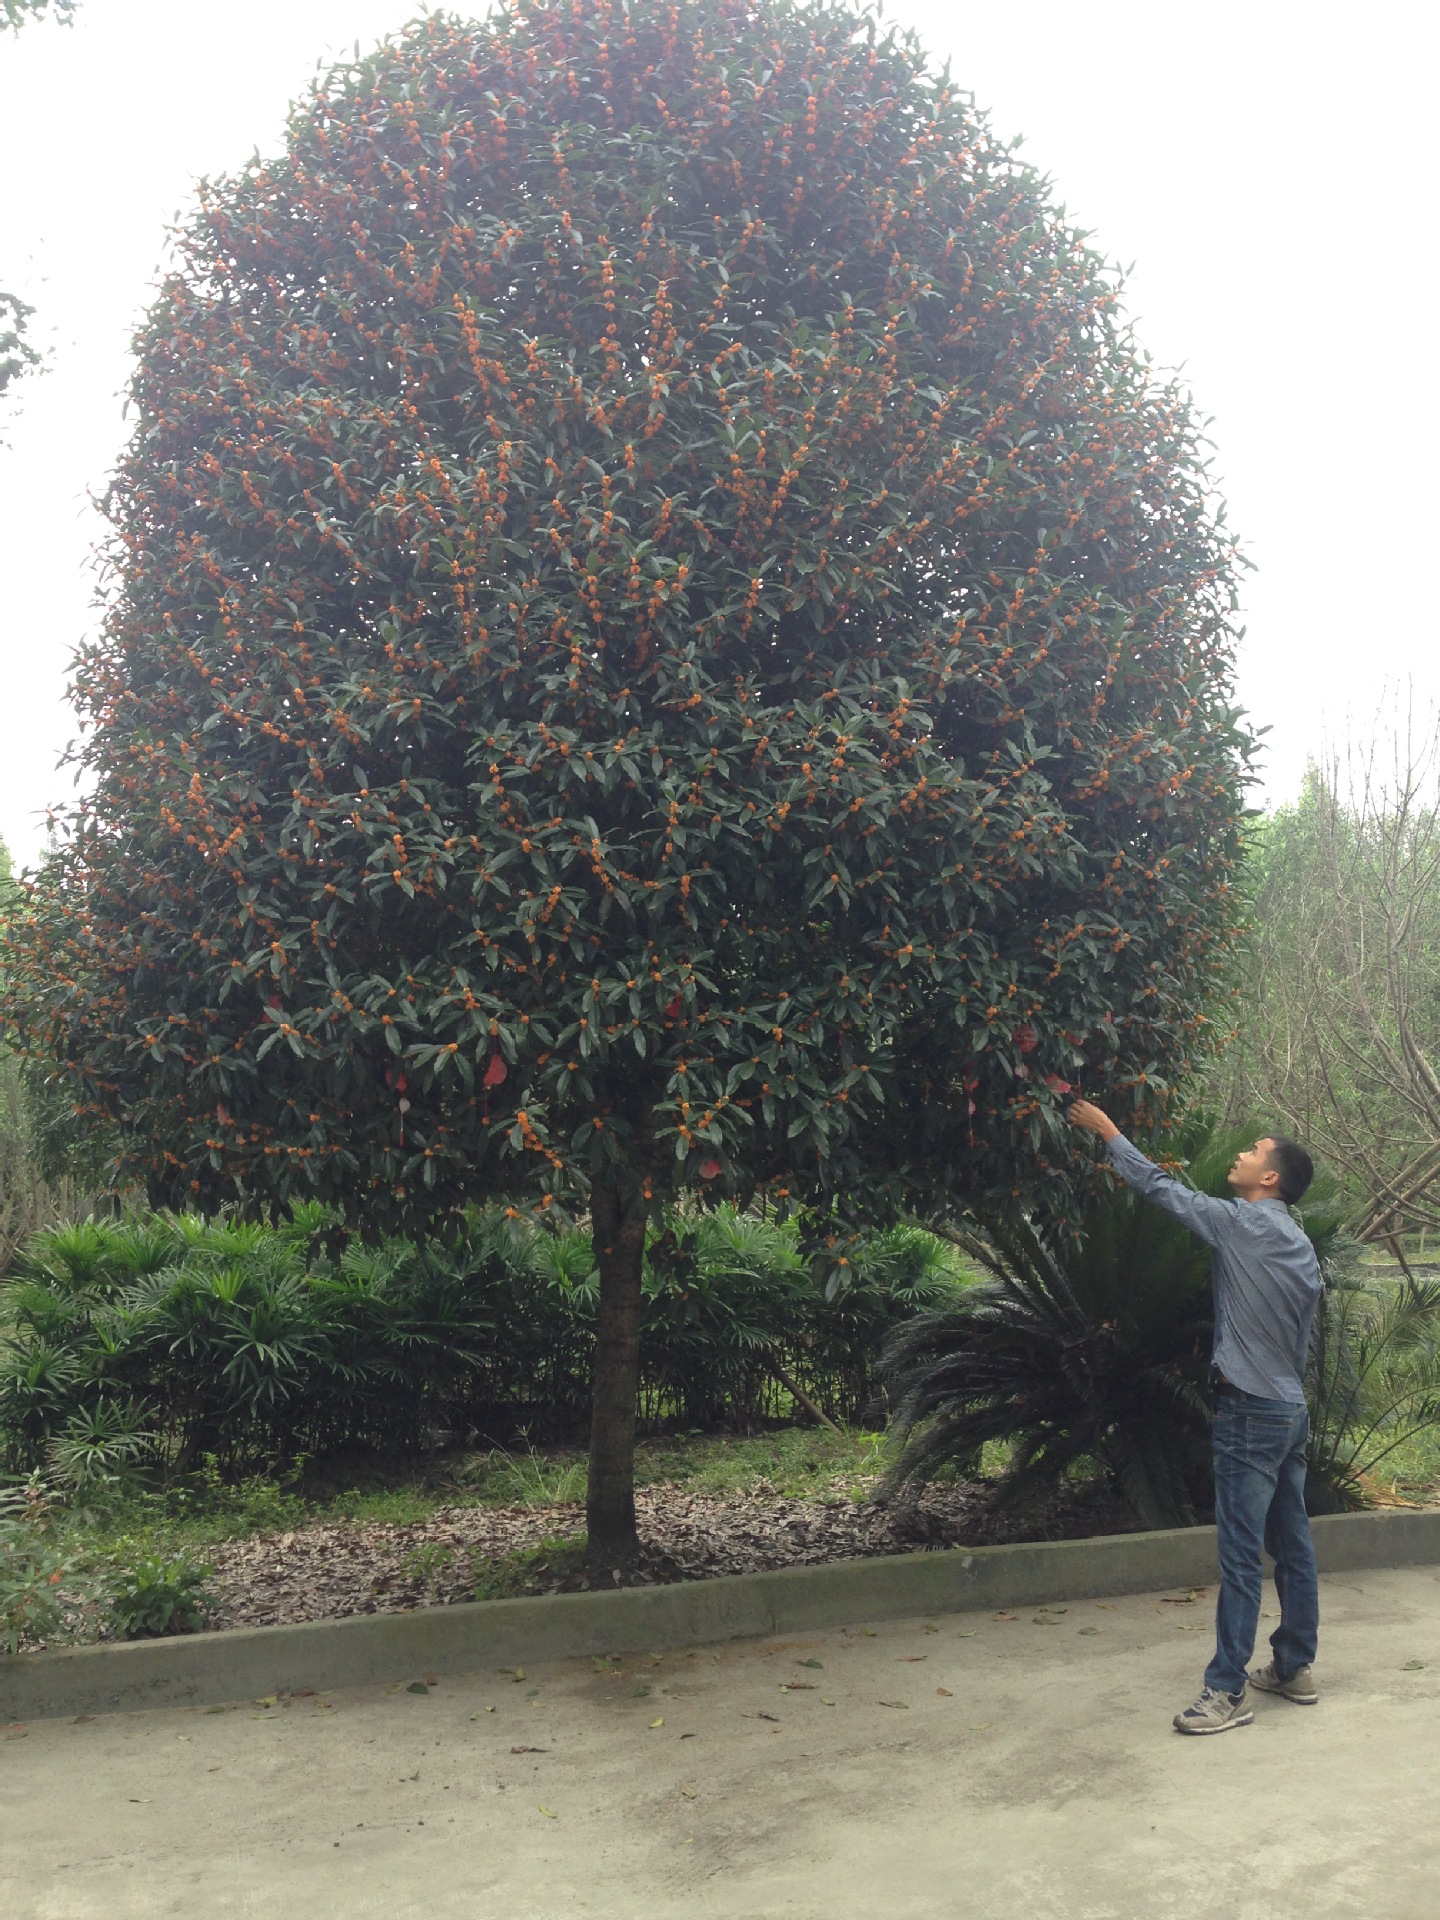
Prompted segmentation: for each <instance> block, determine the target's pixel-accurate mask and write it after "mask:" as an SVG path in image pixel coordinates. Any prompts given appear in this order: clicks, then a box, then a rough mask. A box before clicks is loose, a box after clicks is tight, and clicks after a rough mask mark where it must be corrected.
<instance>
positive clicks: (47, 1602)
mask: <svg viewBox="0 0 1440 1920" xmlns="http://www.w3.org/2000/svg"><path fill="white" fill-rule="evenodd" d="M44 1518H45V1501H44V1499H43V1497H42V1496H41V1495H40V1494H39V1493H38V1491H36V1490H35V1489H33V1488H31V1489H27V1490H25V1491H23V1492H22V1491H20V1490H18V1489H15V1488H4V1489H0V1639H3V1640H4V1643H5V1645H6V1647H7V1648H8V1649H9V1651H10V1652H11V1653H16V1652H18V1651H19V1648H20V1643H21V1641H22V1640H43V1639H45V1638H46V1637H47V1636H48V1635H49V1634H51V1633H53V1632H54V1630H55V1628H56V1627H57V1626H58V1625H59V1623H60V1617H61V1612H62V1608H63V1603H64V1591H63V1588H64V1581H65V1578H66V1576H67V1574H69V1573H71V1572H72V1571H73V1567H74V1563H73V1561H71V1560H69V1559H67V1558H66V1557H65V1556H64V1555H63V1554H61V1553H60V1552H59V1551H58V1549H57V1548H56V1547H55V1545H54V1543H53V1542H52V1541H51V1539H50V1538H49V1535H48V1531H47V1529H46V1527H45V1525H44Z"/></svg>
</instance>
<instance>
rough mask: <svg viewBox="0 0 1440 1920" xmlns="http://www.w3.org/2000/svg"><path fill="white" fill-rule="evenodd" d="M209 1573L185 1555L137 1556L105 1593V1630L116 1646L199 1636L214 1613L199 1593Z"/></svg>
mask: <svg viewBox="0 0 1440 1920" xmlns="http://www.w3.org/2000/svg"><path fill="white" fill-rule="evenodd" d="M210 1573H211V1569H210V1568H209V1567H208V1566H205V1565H202V1564H201V1563H200V1562H199V1561H196V1560H192V1559H191V1558H190V1556H189V1555H188V1554H184V1553H178V1554H173V1555H166V1554H161V1553H148V1554H141V1555H138V1556H137V1557H136V1559H135V1560H134V1561H133V1562H132V1563H131V1564H130V1565H129V1566H127V1567H123V1568H122V1569H121V1570H120V1571H119V1572H118V1573H117V1574H116V1575H115V1576H114V1579H113V1581H112V1583H111V1587H110V1595H109V1598H110V1625H111V1627H112V1629H113V1630H114V1632H115V1633H116V1635H117V1636H118V1637H119V1638H120V1639H122V1640H156V1639H159V1638H160V1637H161V1636H162V1635H163V1634H170V1633H199V1632H200V1631H201V1629H202V1628H203V1627H204V1626H205V1625H206V1624H207V1622H208V1620H209V1617H210V1614H211V1612H212V1611H213V1609H214V1604H215V1603H214V1600H213V1599H212V1597H211V1595H210V1594H209V1593H207V1592H206V1590H205V1582H206V1580H207V1579H208V1578H209V1577H210Z"/></svg>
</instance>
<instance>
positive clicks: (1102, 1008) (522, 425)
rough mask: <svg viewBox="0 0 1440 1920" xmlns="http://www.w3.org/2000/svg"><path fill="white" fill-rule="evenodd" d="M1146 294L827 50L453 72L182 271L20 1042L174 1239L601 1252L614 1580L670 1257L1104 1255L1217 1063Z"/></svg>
mask: <svg viewBox="0 0 1440 1920" xmlns="http://www.w3.org/2000/svg"><path fill="white" fill-rule="evenodd" d="M1116 300H1117V295H1116V288H1115V285H1114V282H1113V280H1112V279H1111V278H1110V277H1109V276H1107V274H1106V272H1105V271H1104V269H1103V266H1102V263H1101V262H1100V261H1099V260H1098V259H1097V258H1096V256H1095V255H1094V254H1093V253H1092V252H1090V251H1089V250H1087V248H1086V247H1085V245H1084V244H1083V241H1082V239H1081V238H1080V237H1079V236H1077V234H1076V233H1075V232H1074V231H1073V230H1072V229H1071V228H1070V227H1069V226H1068V225H1067V224H1066V222H1065V220H1064V219H1063V217H1062V215H1061V213H1060V212H1059V211H1058V210H1057V208H1056V207H1055V206H1054V205H1052V203H1051V201H1050V199H1049V198H1048V196H1047V190H1046V188H1045V186H1044V184H1043V183H1042V182H1041V181H1040V180H1038V179H1037V177H1036V176H1035V175H1034V174H1033V173H1031V172H1030V171H1028V170H1027V169H1026V168H1025V167H1023V166H1022V165H1020V164H1019V163H1018V161H1017V160H1016V158H1015V156H1014V153H1013V151H1012V149H1011V148H1010V147H1009V146H1007V145H1006V144H1004V143H1003V142H1000V141H998V140H997V139H996V138H995V136H994V135H993V134H992V133H991V132H990V131H989V129H988V127H987V125H986V123H985V121H984V120H983V118H981V117H980V116H979V115H977V113H976V112H975V110H974V109H973V107H972V106H971V105H970V103H969V102H968V99H967V97H966V96H965V95H963V94H962V93H960V92H959V91H957V89H956V88H955V87H954V86H952V85H951V83H950V82H949V81H948V79H946V78H945V77H943V76H937V75H935V74H933V73H932V72H930V71H929V70H927V67H926V65H925V62H924V60H923V58H922V56H921V54H920V52H919V51H918V49H917V48H916V47H915V46H914V45H913V44H912V43H911V42H910V41H909V40H907V39H905V38H903V37H901V36H898V35H896V34H895V33H893V32H886V31H882V30H881V29H880V28H878V27H877V26H876V25H875V23H874V22H873V21H872V20H871V19H869V18H867V17H864V16H861V15H859V14H858V13H856V12H855V11H853V10H852V9H851V8H850V7H848V6H846V5H843V4H836V0H814V3H802V4H796V3H793V0H704V3H703V4H696V3H695V0H630V4H629V5H621V4H615V3H613V0H559V3H557V0H515V4H512V5H511V6H510V7H508V8H507V9H504V10H502V11H500V12H499V13H498V14H497V15H495V16H494V17H493V18H492V19H490V20H489V21H487V22H486V23H485V24H483V25H463V24H459V23H456V22H454V21H449V20H444V19H439V18H431V19H429V20H427V21H425V22H423V23H422V24H420V25H418V26H416V27H414V28H412V29H410V30H408V31H407V32H406V33H405V34H404V35H403V36H402V37H401V38H399V39H397V40H395V41H393V42H391V43H388V44H387V45H385V46H383V47H382V48H381V49H380V50H379V51H378V52H376V53H374V54H373V55H370V56H369V57H367V58H364V59H361V60H358V61H356V62H355V63H354V64H352V65H348V66H345V67H343V68H341V69H338V70H337V71H335V72H334V73H333V74H331V75H330V77H329V78H328V79H326V80H325V81H324V82H323V83H322V84H321V85H320V86H319V88H318V90H317V92H316V93H315V95H314V97H313V98H312V99H310V100H309V101H308V102H307V103H306V104H304V105H303V106H302V107H301V108H300V109H298V110H297V112H296V114H295V115H294V117H293V119H292V121H291V125H290V130H289V138H288V142H287V144H286V148H285V151H284V152H283V154H282V155H281V156H280V157H279V159H277V160H275V161H273V162H269V163H264V164H262V163H259V162H256V163H255V164H254V165H252V166H251V167H250V168H248V169H247V170H246V171H245V172H244V173H242V174H240V175H239V176H238V177H236V178H234V179H230V180H226V181H223V182H220V183H218V184H216V185H213V186H212V187H210V188H208V189H207V190H206V191H205V192H204V193H203V194H202V196H201V204H200V207H199V211H198V212H197V213H196V215H195V216H194V218H193V220H192V221H191V223H190V225H189V226H188V228H187V230H186V231H185V232H184V234H183V235H182V236H181V239H180V242H179V255H178V265H177V268H176V270H175V272H174V273H173V275H172V276H171V278H170V279H169V281H168V282H167V283H166V285H165V287H164V290H163V293H162V295H161V297H160V299H159V300H158V302H157V304H156V306H155V308H154V310H153V312H152V314H151V315H150V318H149V320H148V322H147V324H146V326H145V328H144V330H143V332H142V334H141V337H140V340H139V364H138V371H137V374H136V377H135V383H134V395H133V400H134V407H135V416H136V429H135V435H134V439H133V441H132V443H131V446H130V449H129V453H128V456H127V457H126V459H125V461H124V464H123V466H122V467H121V469H120V471H119V474H118V477H117V479H116V482H115V485H114V490H113V494H112V497H111V512H112V516H113V522H114V528H115V548H114V593H113V598H112V602H111V606H110V612H109V617H108V620H107V622H106V625H105V628H104V631H103V634H102V635H101V637H100V638H99V639H98V640H96V641H95V642H94V644H92V645H90V646H88V647H87V648H86V649H85V650H84V651H83V653H82V655H81V658H80V662H79V669H78V676H77V682H76V691H77V698H78V702H79V707H80V711H81V714H82V717H83V721H84V728H85V731H84V735H83V746H82V748H81V751H80V761H81V765H82V769H83V771H84V774H85V775H86V776H87V781H88V784H87V785H86V787H85V789H84V791H85V795H86V797H85V798H84V800H83V801H82V802H81V803H80V805H79V807H78V808H77V810H76V811H75V813H74V815H73V817H72V818H71V819H70V821H69V824H68V837H67V839H66V840H65V842H64V846H63V850H62V852H61V853H60V854H59V855H58V856H57V858H56V860H55V861H54V862H53V864H52V865H51V867H50V868H49V870H48V871H47V872H46V873H45V874H44V876H43V877H42V880H41V882H40V884H39V885H38V887H37V888H36V890H35V891H34V892H33V893H32V895H31V898H30V902H29V905H28V908H27V915H26V920H25V933H24V937H23V939H22V941H21V944H20V947H19V949H18V950H17V953H16V957H15V959H14V961H13V963H12V966H11V969H10V974H9V977H8V981H7V985H6V995H7V999H8V1005H9V1008H10V1011H11V1017H12V1019H20V1020H22V1021H23V1023H24V1025H25V1028H26V1031H27V1034H28V1037H29V1044H30V1045H31V1047H32V1048H33V1049H35V1050H36V1051H37V1052H38V1053H40V1054H42V1055H45V1056H46V1057H49V1058H51V1059H53V1060H55V1061H57V1062H59V1063H61V1067H62V1070H63V1071H64V1072H65V1073H66V1074H68V1076H69V1077H70V1079H71V1080H72V1082H73V1084H74V1086H75V1087H76V1089H77V1102H78V1104H79V1105H80V1107H81V1108H82V1109H85V1110H87V1111H90V1112H93V1113H94V1114H95V1115H96V1116H97V1118H104V1119H109V1120H111V1121H114V1120H119V1121H120V1122H121V1123H122V1124H123V1127H124V1129H125V1132H126V1138H127V1143H128V1144H127V1153H128V1156H129V1160H130V1168H131V1170H132V1171H133V1172H134V1173H136V1174H139V1175H141V1176H143V1177H144V1178H145V1179H147V1180H148V1181H149V1183H150V1187H151V1190H152V1192H153V1193H154V1194H155V1196H156V1197H157V1198H165V1199H169V1200H172V1201H176V1202H178V1201H193V1202H197V1203H199V1204H201V1205H205V1206H210V1205H214V1204H217V1203H219V1202H222V1201H225V1200H227V1199H231V1198H234V1197H235V1196H237V1195H238V1196H241V1197H242V1198H245V1199H248V1200H249V1201H250V1202H252V1203H254V1202H256V1201H260V1200H265V1199H271V1200H274V1199H282V1200H283V1199H285V1198H287V1197H289V1196H291V1195H294V1194H319V1195H321V1196H323V1197H324V1198H326V1199H328V1200H332V1201H335V1202H337V1203H339V1204H341V1205H344V1206H346V1207H348V1208H349V1209H351V1210H352V1211H353V1212H356V1213H358V1214H360V1215H361V1216H362V1217H363V1218H364V1219H366V1220H367V1221H368V1222H370V1223H371V1224H373V1225H374V1226H375V1227H377V1228H378V1227H381V1226H390V1225H404V1224H406V1223H411V1224H413V1223H415V1222H417V1221H423V1220H426V1219H434V1218H435V1217H436V1216H439V1215H443V1214H445V1213H446V1212H447V1211H453V1210H455V1209H458V1208H460V1207H462V1206H463V1205H465V1204H466V1203H467V1202H471V1201H474V1200H476V1199H479V1198H481V1197H483V1196H485V1195H489V1194H501V1195H505V1196H508V1197H509V1199H510V1201H511V1203H512V1204H514V1205H516V1206H519V1205H531V1204H533V1205H538V1206H539V1207H542V1208H543V1207H546V1206H553V1207H561V1206H564V1207H572V1208H580V1207H583V1208H588V1211H589V1216H590V1219H591V1221H592V1223H593V1229H594V1239H595V1248H596V1253H597V1257H598V1263H599V1272H600V1289H601V1307H600V1332H599V1343H598V1351H597V1355H596V1364H595V1409H594V1429H593V1438H592V1450H591V1472H590V1508H589V1525H590V1541H591V1556H592V1561H593V1562H594V1564H596V1565H597V1566H607V1567H608V1566H612V1565H618V1564H620V1563H621V1562H622V1561H623V1560H624V1559H626V1558H627V1557H628V1556H630V1555H631V1554H633V1552H634V1549H635V1531H634V1509H633V1500H632V1497H631V1468H632V1455H633V1444H634V1420H635V1368H636V1345H637V1333H638V1320H639V1313H640V1263H641V1257H642V1252H643V1247H644V1238H645V1232H646V1220H647V1215H648V1214H649V1212H650V1210H651V1209H652V1208H653V1207H655V1206H656V1205H658V1204H659V1203H661V1202H662V1201H664V1200H666V1199H667V1198H670V1197H673V1196H675V1195H676V1194H678V1193H680V1192H682V1191H685V1190H692V1191H693V1190H698V1191H701V1192H708V1193H710V1194H715V1195H718V1194H731V1195H741V1196H748V1195H752V1194H755V1193H757V1192H762V1191H763V1192H765V1193H768V1194H773V1195H775V1196H777V1197H779V1198H780V1199H782V1200H783V1201H787V1202H790V1203H799V1202H804V1203H806V1204H808V1205H810V1206H811V1207H813V1208H815V1209H817V1210H818V1211H819V1212H820V1213H822V1214H823V1213H825V1212H826V1211H827V1210H828V1211H829V1212H831V1213H833V1215H834V1216H835V1218H836V1219H837V1221H840V1222H841V1223H842V1225H843V1219H844V1216H845V1214H846V1211H847V1209H848V1210H849V1211H850V1212H852V1213H853V1212H854V1210H856V1209H861V1208H869V1209H871V1210H872V1212H874V1211H882V1210H884V1209H885V1208H887V1207H893V1206H894V1205H897V1204H899V1203H901V1202H902V1201H904V1202H908V1203H910V1204H940V1203H942V1202H943V1203H948V1204H954V1203H956V1202H957V1201H960V1200H963V1199H964V1198H965V1197H967V1196H971V1197H985V1198H988V1199H991V1200H993V1199H994V1197H995V1196H996V1195H1005V1196H1008V1195H1011V1194H1015V1193H1020V1194H1034V1193H1039V1194H1042V1195H1060V1196H1063V1194H1064V1192H1065V1190H1066V1180H1067V1177H1068V1175H1067V1168H1068V1167H1069V1162H1068V1157H1067V1156H1068V1149H1067V1148H1066V1147H1065V1146H1064V1145H1063V1144H1061V1143H1062V1139H1063V1135H1062V1121H1061V1115H1060V1111H1059V1108H1060V1104H1061V1102H1062V1101H1063V1096H1064V1094H1065V1092H1066V1091H1067V1090H1068V1083H1069V1082H1071V1081H1075V1080H1077V1079H1078V1078H1079V1077H1080V1074H1081V1072H1082V1070H1083V1072H1084V1073H1086V1074H1087V1075H1088V1076H1089V1077H1088V1079H1087V1080H1086V1087H1087V1090H1092V1091H1096V1092H1099V1091H1102V1090H1109V1091H1110V1092H1111V1093H1115V1092H1117V1091H1118V1090H1121V1089H1128V1090H1131V1093H1130V1096H1129V1097H1133V1098H1135V1099H1137V1100H1145V1099H1148V1100H1151V1101H1152V1102H1153V1101H1155V1100H1157V1099H1159V1100H1163V1098H1164V1096H1165V1094H1166V1092H1167V1090H1168V1089H1169V1088H1170V1087H1172V1086H1173V1085H1174V1084H1175V1083H1176V1081H1177V1080H1178V1079H1180V1078H1182V1077H1183V1075H1184V1074H1185V1072H1186V1071H1187V1070H1188V1067H1189V1064H1190V1062H1191V1061H1192V1060H1193V1059H1194V1058H1195V1057H1196V1054H1197V1049H1200V1048H1203V1044H1204V1039H1205V1033H1206V1019H1207V1016H1206V1007H1207V1004H1208V1000H1209V996H1210V995H1211V993H1212V990H1213V985H1214V981H1215V979H1216V976H1217V970H1218V969H1219V968H1220V966H1221V963H1222V961H1223V959H1224V957H1225V954H1226V951H1227V945H1228V939H1229V935H1228V931H1227V929H1228V925H1229V910H1228V904H1227V903H1228V896H1229V888H1230V884H1231V873H1232V868H1233V865H1234V862H1235V858H1236V852H1237V842H1236V831H1237V828H1236V821H1237V814H1238V812H1239V800H1238V789H1239V779H1240V775H1241V772H1242V771H1243V766H1244V760H1245V754H1246V751H1247V742H1246V736H1245V734H1244V732H1243V728H1242V727H1241V725H1240V722H1239V720H1238V718H1237V715H1236V712H1235V710H1234V709H1233V707H1232V705H1231V702H1230V692H1229V673H1230V660H1231V648H1232V638H1233V636H1232V630H1231V625H1230V619H1231V607H1232V569H1233V565H1234V560H1233V554H1232V550H1231V546H1230V542H1229V540H1228V537H1227V536H1226V534H1225V532H1224V528H1223V524H1222V522H1221V519H1220V516H1219V514H1218V510H1217V508H1216V506H1215V503H1214V501H1213V499H1212V497H1211V495H1210V492H1209V489H1208V484H1207V481H1206V477H1205V471H1204V467H1203V463H1202V459H1201V454H1200V448H1199V442H1198V438H1197V431H1196V427H1195V425H1194V422H1193V420H1192V418H1191V415H1190V413H1189V412H1188V410H1187V406H1186V403H1185V401H1184V399H1183V397H1182V396H1181V395H1180V394H1178V393H1177V392H1176V391H1175V390H1174V389H1173V388H1172V387H1171V386H1169V385H1167V384H1165V383H1164V382H1162V381H1160V380H1158V379H1157V378H1156V377H1155V376H1154V375H1153V373H1152V372H1151V370H1150V369H1149V367H1148V366H1147V364H1146V362H1145V361H1144V359H1143V357H1141V356H1140V355H1139V354H1138V352H1137V350H1136V348H1135V347H1134V345H1133V344H1132V342H1131V340H1130V337H1129V335H1128V333H1127V332H1126V330H1125V328H1124V326H1123V324H1122V322H1121V320H1120V319H1119V318H1118V317H1117V305H1116ZM835 1258H836V1259H837V1260H839V1259H841V1258H843V1250H842V1249H841V1248H839V1247H838V1246H837V1248H836V1250H835Z"/></svg>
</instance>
